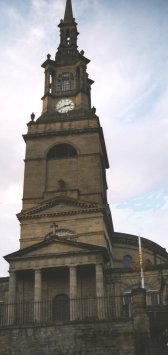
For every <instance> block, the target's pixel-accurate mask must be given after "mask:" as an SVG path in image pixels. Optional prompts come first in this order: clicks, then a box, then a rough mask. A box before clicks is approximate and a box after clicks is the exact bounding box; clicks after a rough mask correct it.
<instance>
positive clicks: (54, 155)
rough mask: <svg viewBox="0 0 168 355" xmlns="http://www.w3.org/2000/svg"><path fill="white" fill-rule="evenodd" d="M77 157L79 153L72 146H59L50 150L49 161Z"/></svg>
mask: <svg viewBox="0 0 168 355" xmlns="http://www.w3.org/2000/svg"><path fill="white" fill-rule="evenodd" d="M76 156H77V151H76V149H75V148H74V147H72V146H71V145H70V144H57V145H55V146H54V147H53V148H51V149H50V151H49V152H48V155H47V159H48V160H50V159H65V158H74V157H76Z"/></svg>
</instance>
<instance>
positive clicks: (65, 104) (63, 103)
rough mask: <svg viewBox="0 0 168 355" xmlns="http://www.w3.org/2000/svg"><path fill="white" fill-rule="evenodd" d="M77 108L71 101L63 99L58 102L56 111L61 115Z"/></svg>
mask: <svg viewBox="0 0 168 355" xmlns="http://www.w3.org/2000/svg"><path fill="white" fill-rule="evenodd" d="M74 107H75V105H74V102H73V101H72V100H71V99H62V100H59V101H58V102H57V105H56V109H57V110H58V112H60V113H66V112H68V111H71V110H73V109H74Z"/></svg>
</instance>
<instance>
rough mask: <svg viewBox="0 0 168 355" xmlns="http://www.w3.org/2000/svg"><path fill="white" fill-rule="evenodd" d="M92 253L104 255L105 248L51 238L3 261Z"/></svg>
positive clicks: (8, 256)
mask: <svg viewBox="0 0 168 355" xmlns="http://www.w3.org/2000/svg"><path fill="white" fill-rule="evenodd" d="M94 252H103V253H106V252H107V251H106V248H104V247H101V246H97V245H92V244H85V243H80V242H78V241H70V240H66V239H65V238H64V239H62V238H60V237H58V236H56V235H55V236H52V237H50V238H48V239H45V240H44V241H43V242H40V243H37V244H33V245H31V246H30V247H26V248H24V249H20V250H19V251H17V252H15V253H12V254H9V255H6V256H5V259H6V260H7V261H10V260H12V259H15V258H17V259H18V258H25V257H26V258H29V257H40V256H48V257H49V256H50V255H55V256H58V255H59V256H60V255H65V254H66V255H68V254H80V253H81V254H83V253H94Z"/></svg>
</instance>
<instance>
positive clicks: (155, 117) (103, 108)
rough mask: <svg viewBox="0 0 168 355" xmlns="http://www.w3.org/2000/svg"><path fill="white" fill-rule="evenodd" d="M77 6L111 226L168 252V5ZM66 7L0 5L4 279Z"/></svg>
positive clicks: (90, 1) (32, 0) (52, 2)
mask: <svg viewBox="0 0 168 355" xmlns="http://www.w3.org/2000/svg"><path fill="white" fill-rule="evenodd" d="M72 2H73V12H74V17H75V19H76V21H77V23H78V30H79V32H80V35H79V40H78V45H79V50H82V49H83V50H84V51H85V56H86V57H88V58H89V59H90V60H91V63H90V64H89V65H88V72H89V76H90V78H91V79H93V80H94V81H95V83H94V85H93V88H92V105H93V106H95V107H96V109H97V111H96V112H97V115H98V116H99V118H100V122H101V125H102V127H103V130H104V136H105V141H106V146H107V151H108V157H109V163H110V169H109V170H108V171H107V179H108V202H109V204H110V208H111V212H112V217H113V224H114V229H115V231H116V232H125V233H132V234H136V235H141V236H142V237H145V238H148V239H150V240H152V241H154V242H156V243H158V244H159V245H161V246H162V247H164V248H166V249H167V250H168V223H167V222H168V164H167V158H168V1H167V0H81V1H78V0H72ZM64 9H65V0H24V1H22V0H0V53H1V66H0V83H1V85H0V98H1V99H0V116H1V117H0V120H1V121H0V122H1V123H0V226H1V235H0V276H7V275H8V264H7V262H6V261H5V260H4V259H3V256H4V255H6V254H9V253H11V252H14V251H16V250H18V249H19V238H20V226H19V222H18V220H17V218H16V213H18V212H20V210H21V206H22V193H23V174H24V157H25V143H24V141H23V138H22V134H24V133H26V132H27V123H28V122H29V121H30V114H31V113H32V112H34V113H35V114H36V117H39V116H40V114H41V109H42V102H41V97H42V96H43V90H44V89H43V88H44V73H43V69H42V68H41V64H42V63H43V62H44V61H45V59H46V55H47V54H48V53H50V54H51V56H52V58H54V55H55V52H56V50H57V47H58V45H59V29H58V28H57V25H58V24H59V22H60V19H61V18H63V15H64Z"/></svg>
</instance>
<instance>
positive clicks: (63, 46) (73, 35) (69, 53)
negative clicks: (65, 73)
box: [56, 0, 79, 61]
mask: <svg viewBox="0 0 168 355" xmlns="http://www.w3.org/2000/svg"><path fill="white" fill-rule="evenodd" d="M58 27H59V28H60V45H59V47H58V51H57V53H56V60H57V61H58V60H59V59H60V58H61V60H62V59H63V57H65V58H66V61H67V58H70V57H75V56H78V55H79V52H78V45H77V38H78V34H79V33H78V31H77V23H76V22H75V19H74V17H73V11H72V1H71V0H66V7H65V14H64V20H61V22H60V24H59V25H58Z"/></svg>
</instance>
